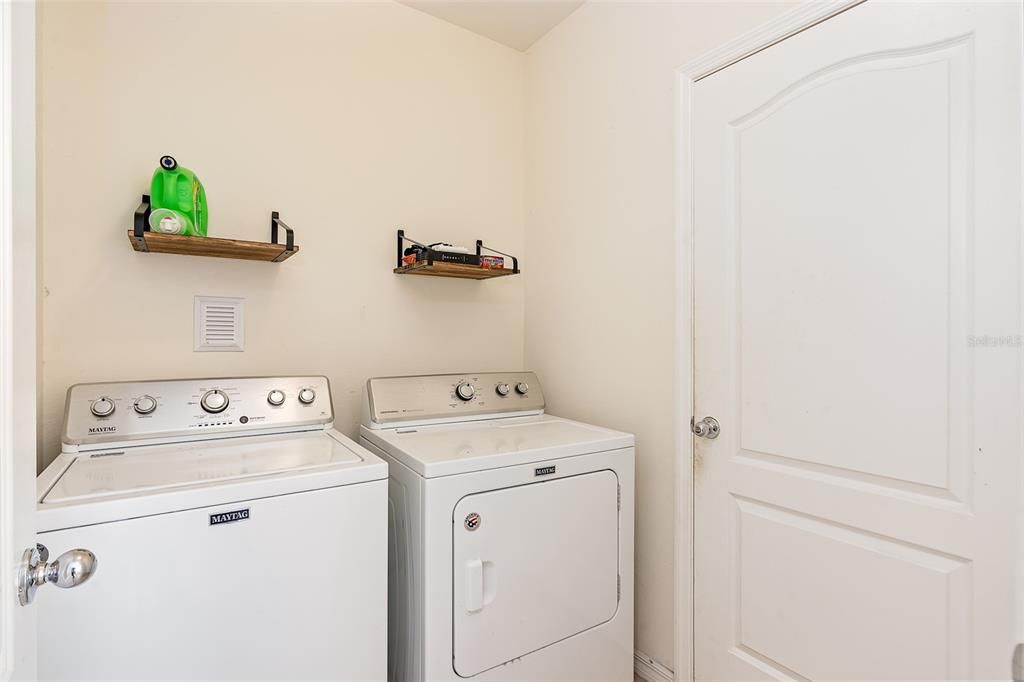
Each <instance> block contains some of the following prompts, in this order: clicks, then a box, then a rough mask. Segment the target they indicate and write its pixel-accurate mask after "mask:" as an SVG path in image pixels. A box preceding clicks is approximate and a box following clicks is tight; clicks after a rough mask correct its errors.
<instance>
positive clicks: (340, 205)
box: [38, 2, 525, 465]
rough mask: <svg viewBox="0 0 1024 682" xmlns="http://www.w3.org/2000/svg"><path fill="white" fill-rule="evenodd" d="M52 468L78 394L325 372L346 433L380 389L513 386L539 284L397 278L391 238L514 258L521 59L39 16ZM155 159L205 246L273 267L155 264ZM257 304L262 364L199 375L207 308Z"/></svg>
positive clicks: (247, 17)
mask: <svg viewBox="0 0 1024 682" xmlns="http://www.w3.org/2000/svg"><path fill="white" fill-rule="evenodd" d="M38 11H39V26H38V56H39V69H38V79H39V81H38V86H39V91H38V124H39V132H38V136H39V137H38V141H39V171H38V172H39V193H40V206H39V208H40V213H39V220H40V230H41V249H42V256H41V268H42V274H41V285H42V295H41V300H42V303H41V307H42V420H41V422H42V434H41V441H42V443H41V446H42V447H41V449H40V453H41V455H40V465H45V464H46V463H47V462H49V461H50V460H51V459H52V458H53V456H54V455H55V454H56V453H57V451H58V450H59V447H60V427H61V420H62V409H63V404H64V395H65V391H66V390H67V388H68V386H70V385H71V384H74V383H76V382H88V381H110V380H127V379H154V378H172V377H193V376H230V375H253V374H298V373H323V374H326V375H328V376H329V377H330V379H331V382H332V386H333V393H334V404H335V410H336V412H337V415H338V416H337V425H338V427H339V428H341V429H342V430H343V431H345V432H347V433H349V434H354V433H355V432H356V426H357V423H358V419H359V407H360V400H361V393H362V387H363V385H364V382H365V380H366V379H367V377H370V376H373V375H389V374H408V373H419V372H444V371H460V370H465V369H475V370H503V369H519V368H521V367H522V365H523V315H524V313H523V295H524V294H523V282H522V280H523V279H524V278H523V277H508V278H502V279H500V280H494V281H487V282H474V281H467V280H448V279H442V278H429V277H399V276H396V275H394V274H392V272H391V269H392V268H393V267H394V253H395V241H394V240H395V229H396V228H397V227H399V226H403V227H405V228H406V229H407V231H408V233H409V235H410V236H412V237H414V238H418V239H420V240H425V241H439V240H442V239H443V240H446V241H452V242H456V243H461V244H467V245H472V243H473V240H475V239H476V238H482V239H484V240H485V241H486V242H487V243H488V244H492V245H493V246H495V247H496V248H500V249H502V250H504V251H508V252H511V253H520V252H521V250H522V247H523V231H524V224H523V223H524V177H525V174H524V153H525V149H524V108H523V107H524V101H523V100H524V77H525V70H524V67H525V57H524V55H523V54H522V53H520V52H517V51H514V50H512V49H510V48H507V47H504V46H502V45H499V44H498V43H495V42H493V41H491V40H488V39H486V38H482V37H480V36H477V35H475V34H472V33H470V32H468V31H466V30H464V29H461V28H457V27H455V26H453V25H450V24H447V23H445V22H443V21H440V20H438V19H435V18H433V17H430V16H428V15H426V14H424V13H421V12H419V11H416V10H413V9H410V8H408V7H404V6H402V5H399V4H397V3H393V2H366V3H350V2H340V3H300V2H274V3H235V2H223V3H220V2H171V3H160V2H124V3H104V2H67V3H63V2H41V3H39V8H38ZM163 154H172V155H174V156H175V157H177V159H178V160H179V161H180V162H181V164H182V165H184V166H187V167H189V168H192V169H194V170H195V171H197V173H198V174H199V176H200V178H201V179H202V180H203V182H204V184H205V185H206V188H207V192H208V196H209V203H210V215H211V220H210V232H211V236H217V237H234V238H240V239H253V240H266V239H268V238H269V221H270V212H271V211H272V210H277V211H280V212H281V217H282V219H283V220H284V221H285V222H287V223H288V224H290V225H291V226H292V227H293V228H294V229H295V233H296V238H297V242H298V243H299V245H300V246H301V251H300V252H299V253H298V254H297V255H296V256H294V257H293V258H291V259H290V260H288V261H287V262H285V263H281V264H270V263H258V262H245V261H236V260H224V259H212V258H198V257H182V256H171V255H159V254H140V253H136V252H134V251H133V250H132V248H131V246H130V244H129V242H128V239H127V237H126V231H127V230H128V229H129V226H130V224H131V219H132V213H133V211H134V209H135V207H136V206H137V205H138V203H139V201H140V197H141V195H142V194H143V192H146V191H147V188H148V185H149V178H150V175H151V174H152V172H153V170H154V169H155V168H156V164H157V160H158V159H159V158H160V156H161V155H163ZM195 295H221V296H241V297H244V298H245V322H246V329H245V337H246V348H245V351H244V352H241V353H196V352H193V297H194V296H195Z"/></svg>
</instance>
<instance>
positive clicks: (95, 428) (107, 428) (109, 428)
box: [89, 426, 117, 433]
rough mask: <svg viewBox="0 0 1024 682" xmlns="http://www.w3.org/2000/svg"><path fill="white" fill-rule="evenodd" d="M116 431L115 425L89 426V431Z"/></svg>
mask: <svg viewBox="0 0 1024 682" xmlns="http://www.w3.org/2000/svg"><path fill="white" fill-rule="evenodd" d="M114 431H117V427H116V426H90V427H89V433H113V432H114Z"/></svg>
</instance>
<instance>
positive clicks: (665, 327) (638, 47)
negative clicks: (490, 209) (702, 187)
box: [525, 2, 792, 675]
mask: <svg viewBox="0 0 1024 682" xmlns="http://www.w3.org/2000/svg"><path fill="white" fill-rule="evenodd" d="M791 6H792V4H791V3H776V2H756V3H741V2H706V3H700V2H629V3H626V2H622V3H619V2H589V3H587V4H585V5H584V6H583V7H581V8H580V9H578V10H577V11H576V12H574V13H573V14H572V15H570V16H569V17H568V18H567V19H566V20H565V21H563V22H562V23H561V24H559V25H558V26H557V27H555V29H554V30H552V31H551V32H550V33H548V34H547V35H546V36H545V37H543V38H541V40H540V41H539V42H538V43H537V44H535V45H534V46H533V47H532V48H531V49H530V50H529V52H528V57H527V60H528V75H527V83H528V90H527V100H526V101H527V138H528V142H527V149H528V151H527V169H526V174H527V222H526V226H527V228H526V249H527V254H528V256H529V266H530V276H529V277H527V278H525V282H526V365H527V366H528V367H530V368H531V369H534V370H536V371H537V372H538V374H539V375H540V378H541V381H542V382H543V384H544V391H545V396H546V397H547V400H548V406H549V408H550V409H551V411H552V412H554V413H555V414H560V415H565V416H567V417H575V418H578V419H582V420H585V421H590V422H594V423H597V424H604V425H607V426H610V427H614V428H618V429H622V430H624V431H631V432H633V433H635V434H636V443H637V448H636V467H637V484H636V493H637V494H636V500H637V519H636V589H637V593H636V597H637V599H636V633H637V634H636V647H637V649H638V650H639V651H640V652H643V653H644V654H647V655H648V656H650V657H652V658H653V659H654V660H655V661H656V662H657V663H659V664H660V665H662V666H664V667H667V668H673V667H674V661H673V574H672V572H673V564H674V562H673V528H674V526H673V517H674V514H675V509H674V479H673V475H674V456H675V448H674V443H673V429H674V420H678V419H687V418H688V415H681V414H676V412H675V411H674V410H673V390H674V385H673V378H674V363H675V356H674V348H673V325H674V317H673V313H674V307H675V297H674V288H673V287H674V278H675V264H674V262H673V253H674V252H673V249H674V238H675V236H674V232H673V229H674V220H675V205H674V200H675V199H674V197H675V195H674V187H673V181H674V172H675V167H674V163H675V70H676V68H677V67H679V66H681V65H683V64H685V63H686V62H688V61H691V60H692V59H695V58H696V57H698V56H700V55H701V54H702V53H704V52H707V51H709V50H711V49H713V48H715V47H717V46H719V45H721V44H723V43H725V42H727V41H728V40H730V39H731V38H733V37H735V36H737V35H739V34H741V33H743V32H744V31H747V30H750V29H752V28H754V27H755V26H757V25H758V24H760V23H762V22H764V21H767V20H769V19H771V18H772V17H774V16H776V15H777V14H779V13H780V12H782V11H783V10H785V9H788V8H789V7H791ZM679 521H680V522H681V523H687V522H688V519H685V518H680V519H679ZM682 674H683V675H685V673H682Z"/></svg>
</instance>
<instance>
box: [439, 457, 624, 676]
mask: <svg viewBox="0 0 1024 682" xmlns="http://www.w3.org/2000/svg"><path fill="white" fill-rule="evenodd" d="M471 515H476V516H475V517H472V518H473V519H474V520H476V521H478V523H471V522H468V520H469V519H470V518H471ZM452 523H453V526H452V528H453V531H452V532H453V534H454V538H453V546H454V553H453V558H452V560H453V561H454V566H453V575H454V605H453V606H454V609H453V614H454V615H453V619H454V622H453V630H454V647H455V652H454V656H455V662H454V665H455V671H456V672H457V673H458V674H459V675H461V676H463V677H469V676H472V675H476V674H478V673H480V672H483V671H484V670H488V669H490V668H493V667H495V666H497V665H501V664H502V663H505V662H507V661H510V660H512V659H514V658H519V657H521V656H524V655H526V654H529V653H530V652H533V651H536V650H538V649H541V648H543V647H545V646H548V645H550V644H554V643H555V642H558V641H560V640H562V639H565V638H566V637H571V636H572V635H575V634H578V633H580V632H583V631H585V630H588V629H590V628H592V627H595V626H597V625H600V624H601V623H604V622H606V621H608V620H610V619H611V618H612V617H613V616H614V615H615V611H616V609H617V608H618V573H619V571H618V542H619V513H618V479H617V477H616V476H615V474H614V473H613V472H611V471H598V472H594V473H590V474H582V475H579V476H571V477H567V478H561V479H555V480H552V481H546V482H543V483H533V484H530V485H524V486H519V487H515V488H506V489H503V490H495V491H490V492H485V493H478V494H475V495H468V496H466V497H464V498H462V499H461V500H460V501H459V503H458V504H457V505H456V506H455V511H454V515H453V520H452ZM470 527H472V530H471V529H470Z"/></svg>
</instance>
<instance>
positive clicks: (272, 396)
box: [267, 388, 284, 407]
mask: <svg viewBox="0 0 1024 682" xmlns="http://www.w3.org/2000/svg"><path fill="white" fill-rule="evenodd" d="M267 402H268V403H270V404H271V405H273V406H274V407H279V406H280V405H283V404H284V391H279V390H277V389H276V388H275V389H274V390H273V391H271V392H270V393H268V394H267Z"/></svg>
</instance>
